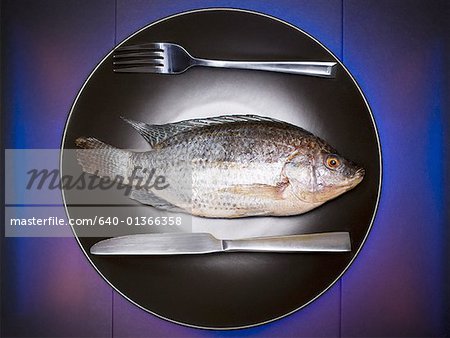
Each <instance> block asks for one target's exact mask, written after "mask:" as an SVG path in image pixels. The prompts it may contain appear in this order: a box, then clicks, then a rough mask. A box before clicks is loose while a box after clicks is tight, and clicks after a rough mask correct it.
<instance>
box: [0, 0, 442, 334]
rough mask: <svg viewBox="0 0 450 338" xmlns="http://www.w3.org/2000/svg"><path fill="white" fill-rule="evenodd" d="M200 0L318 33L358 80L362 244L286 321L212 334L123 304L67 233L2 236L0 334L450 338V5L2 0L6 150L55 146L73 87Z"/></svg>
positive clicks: (343, 0) (333, 0) (342, 0)
mask: <svg viewBox="0 0 450 338" xmlns="http://www.w3.org/2000/svg"><path fill="white" fill-rule="evenodd" d="M205 7H236V8H244V9H250V10H254V11H259V12H262V13H266V14H269V15H272V16H275V17H278V18H280V19H282V20H285V21H287V22H289V23H291V24H293V25H295V26H297V27H299V28H301V29H303V30H305V31H306V32H308V33H310V34H311V35H313V36H314V37H316V38H317V39H319V40H320V41H321V42H322V43H323V44H325V46H327V47H328V48H329V49H330V50H331V51H332V52H333V53H334V54H335V55H336V56H337V57H338V58H340V59H341V60H342V61H343V62H344V64H345V65H346V66H347V68H348V69H349V70H350V72H351V73H352V74H353V75H354V76H355V78H356V80H357V81H358V83H359V85H360V86H361V88H362V90H363V92H364V93H365V95H366V97H367V99H368V101H369V104H370V105H371V108H372V110H373V113H374V117H375V120H376V123H377V125H378V128H379V133H380V139H381V146H382V151H383V169H384V176H383V188H382V195H381V201H380V206H379V211H378V214H377V217H376V220H375V223H374V227H373V230H372V232H371V234H370V236H369V238H368V241H367V242H366V244H365V246H364V248H363V250H362V251H361V253H360V254H359V256H358V258H357V259H356V261H355V262H354V263H353V265H352V266H351V267H350V269H349V270H348V271H347V273H346V274H345V275H344V277H343V278H342V279H341V280H340V281H339V282H338V283H336V284H335V285H334V286H333V287H332V288H331V289H330V290H328V291H327V292H326V293H325V294H324V295H323V296H322V297H320V298H319V299H318V300H316V301H315V302H313V303H312V304H310V305H309V306H307V307H306V308H304V309H302V310H300V311H298V312H296V313H294V314H293V315H290V316H288V317H286V318H283V319H281V320H278V321H276V322H273V323H270V324H266V325H263V326H260V327H256V328H251V329H244V330H239V331H206V330H199V329H193V328H188V327H184V326H181V325H177V324H173V323H170V322H167V321H164V320H162V319H159V318H157V317H155V316H153V315H151V314H148V313H146V312H144V311H143V310H140V309H138V308H137V307H135V306H133V305H132V304H130V303H128V302H127V301H126V300H125V299H123V298H122V297H121V296H120V295H118V294H117V293H116V292H115V291H113V290H112V289H111V288H110V287H109V285H108V284H107V283H106V282H105V281H104V280H102V278H101V277H100V276H99V275H98V274H97V273H96V272H95V270H94V269H93V268H92V267H91V266H90V265H89V263H88V261H87V260H86V259H85V257H84V256H83V254H82V253H81V250H80V249H79V248H78V245H77V243H76V241H75V240H74V239H72V238H4V237H2V243H1V244H2V246H1V258H2V270H1V305H2V308H1V310H2V313H1V335H2V336H4V337H23V336H35V337H50V336H55V337H125V336H126V337H136V336H140V337H222V336H223V337H231V336H233V337H234V336H245V337H252V336H265V337H292V336H295V337H394V336H395V337H400V336H403V337H410V336H424V337H425V336H426V337H430V336H445V335H447V336H448V335H449V334H450V329H449V324H448V323H449V322H450V316H449V278H448V277H449V273H448V272H449V259H448V258H449V244H448V243H449V231H448V219H449V212H448V205H449V200H448V196H449V181H448V172H447V170H448V169H449V161H448V160H447V158H448V157H449V156H448V155H449V151H448V150H449V148H448V145H449V136H448V135H449V133H448V131H449V130H448V127H449V111H448V94H449V92H448V75H449V74H448V68H447V67H448V60H447V59H448V53H447V50H446V48H447V45H448V39H447V37H446V36H448V35H449V30H448V21H449V20H448V18H449V14H450V13H449V7H450V6H449V5H448V2H446V1H388V0H384V1H357V0H328V1H325V0H318V1H306V0H290V1H289V0H280V1H206V0H198V1H175V0H172V1H163V0H128V1H127V0H116V1H114V0H96V1H89V0H77V1H75V0H73V1H58V0H53V1H50V0H41V1H23V0H20V1H19V0H10V1H2V2H1V34H2V55H1V57H2V122H3V125H2V136H3V143H4V147H5V148H59V146H60V142H61V137H62V132H63V128H64V124H65V121H66V118H67V115H68V112H69V110H70V107H71V104H72V102H73V100H74V99H75V96H76V94H77V92H78V91H79V89H80V88H81V86H82V84H83V82H84V81H85V79H86V78H87V76H88V75H89V73H90V72H91V71H92V70H93V68H94V67H95V65H96V64H97V63H98V62H99V61H100V60H101V59H102V57H103V56H104V55H106V54H107V53H108V52H109V51H110V50H111V49H112V48H113V47H114V45H115V44H117V43H118V42H120V41H122V40H123V39H124V38H126V37H127V36H128V35H130V34H131V33H133V32H134V31H136V30H137V29H139V28H141V27H143V26H145V25H147V24H149V23H151V22H153V21H155V20H157V19H160V18H162V17H165V16H168V15H171V14H175V13H179V12H182V11H185V10H190V9H195V8H205ZM230 24H232V23H230ZM446 39H447V40H446ZM5 165H8V163H6V164H5ZM218 306H220V304H218Z"/></svg>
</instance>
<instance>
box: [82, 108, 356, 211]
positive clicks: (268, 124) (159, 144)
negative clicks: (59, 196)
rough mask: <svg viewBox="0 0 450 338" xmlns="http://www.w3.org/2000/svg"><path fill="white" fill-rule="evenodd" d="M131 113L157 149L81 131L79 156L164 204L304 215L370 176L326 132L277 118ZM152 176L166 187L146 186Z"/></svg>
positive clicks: (138, 194)
mask: <svg viewBox="0 0 450 338" xmlns="http://www.w3.org/2000/svg"><path fill="white" fill-rule="evenodd" d="M123 119H124V120H125V121H126V122H127V123H129V124H130V125H131V126H133V127H134V128H135V129H136V130H137V131H138V132H139V133H140V134H141V135H142V136H143V137H144V138H145V140H146V141H147V142H148V143H149V145H150V146H151V150H149V151H145V152H134V151H128V150H123V149H118V148H115V147H113V146H110V145H107V144H105V143H103V142H101V141H99V140H97V139H95V138H85V137H80V138H78V139H77V140H76V145H77V146H78V147H79V148H82V149H79V150H77V158H78V162H79V163H80V165H81V166H82V168H83V171H85V172H87V173H91V174H96V175H97V176H100V177H109V178H110V179H116V178H117V177H118V176H120V177H124V178H125V181H124V182H125V184H127V185H129V186H130V187H131V189H132V191H131V194H130V197H131V198H132V199H135V200H137V201H139V202H141V203H143V204H147V205H151V206H154V207H156V208H159V209H164V210H173V211H183V212H186V213H190V214H192V215H196V216H202V217H213V218H218V217H220V218H237V217H248V216H269V215H271V216H288V215H297V214H302V213H304V212H307V211H309V210H311V209H314V208H316V207H318V206H320V205H321V204H323V203H325V202H327V201H329V200H331V199H333V198H335V197H337V196H339V195H341V194H343V193H345V192H346V191H348V190H350V189H352V188H354V187H355V186H356V185H357V184H359V183H360V182H361V181H362V180H363V178H364V169H363V168H361V167H359V166H358V165H356V164H354V163H352V162H350V161H348V160H346V159H345V158H343V157H342V156H340V155H339V154H338V153H337V151H336V150H335V149H333V148H332V147H331V146H330V145H328V144H327V143H326V142H325V141H323V140H322V139H320V138H318V137H316V136H314V135H313V134H312V133H310V132H308V131H306V130H304V129H302V128H300V127H297V126H295V125H292V124H289V123H287V122H283V121H280V120H275V119H273V118H268V117H262V116H257V115H230V116H218V117H212V118H203V119H193V120H186V121H181V122H176V123H169V124H165V125H150V124H146V123H142V122H136V121H132V120H129V119H125V118H123ZM137 169H138V170H137ZM139 170H140V171H139ZM138 171H139V175H136V173H137V172H138ZM152 177H158V178H159V179H160V182H159V183H161V182H162V181H163V183H164V184H163V185H162V188H161V186H160V187H159V188H158V187H157V189H152V188H148V187H144V188H143V187H142V186H140V185H139V184H142V182H143V181H145V180H149V179H151V178H152ZM161 177H162V179H161Z"/></svg>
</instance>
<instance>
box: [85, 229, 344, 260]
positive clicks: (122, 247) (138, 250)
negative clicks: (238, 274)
mask: <svg viewBox="0 0 450 338" xmlns="http://www.w3.org/2000/svg"><path fill="white" fill-rule="evenodd" d="M232 251H250V252H348V251H351V243H350V234H349V233H348V232H328V233H315V234H304V235H290V236H277V237H257V238H249V239H239V240H220V239H217V238H215V237H214V236H212V235H211V234H209V233H161V234H139V235H129V236H122V237H114V238H110V239H106V240H103V241H100V242H98V243H96V244H94V245H93V246H92V247H91V254H93V255H192V254H206V253H212V252H232Z"/></svg>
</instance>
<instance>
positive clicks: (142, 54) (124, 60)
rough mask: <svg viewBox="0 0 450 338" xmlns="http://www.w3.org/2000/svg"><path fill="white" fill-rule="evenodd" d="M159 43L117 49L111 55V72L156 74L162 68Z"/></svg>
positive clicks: (162, 51)
mask: <svg viewBox="0 0 450 338" xmlns="http://www.w3.org/2000/svg"><path fill="white" fill-rule="evenodd" d="M163 60H164V49H163V46H162V45H161V44H160V43H145V44H140V45H130V46H123V47H119V48H117V49H116V50H115V51H114V54H113V71H114V72H118V73H157V72H159V71H160V69H162V67H164V63H163Z"/></svg>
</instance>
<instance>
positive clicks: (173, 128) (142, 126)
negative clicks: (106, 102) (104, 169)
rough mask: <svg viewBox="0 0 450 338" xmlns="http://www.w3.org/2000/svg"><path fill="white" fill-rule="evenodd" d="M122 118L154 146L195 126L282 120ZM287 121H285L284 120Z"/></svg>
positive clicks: (267, 118)
mask: <svg viewBox="0 0 450 338" xmlns="http://www.w3.org/2000/svg"><path fill="white" fill-rule="evenodd" d="M121 119H122V120H124V121H125V122H127V123H128V124H130V125H131V126H132V127H133V128H134V129H136V130H137V131H138V132H139V134H141V136H142V137H143V138H144V139H145V140H146V141H147V142H148V143H149V144H150V146H152V147H154V146H156V145H157V144H158V143H161V142H162V141H164V140H166V139H168V138H170V137H172V136H174V135H176V134H179V133H182V132H184V131H186V130H191V129H193V128H201V127H205V126H211V125H218V124H225V123H233V122H249V121H253V122H254V121H269V122H282V121H280V120H276V119H274V118H271V117H265V116H258V115H221V116H216V117H207V118H200V119H192V120H185V121H180V122H174V123H167V124H148V123H144V122H138V121H134V120H131V119H128V118H125V117H123V116H121ZM282 123H285V122H282Z"/></svg>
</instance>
